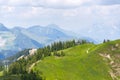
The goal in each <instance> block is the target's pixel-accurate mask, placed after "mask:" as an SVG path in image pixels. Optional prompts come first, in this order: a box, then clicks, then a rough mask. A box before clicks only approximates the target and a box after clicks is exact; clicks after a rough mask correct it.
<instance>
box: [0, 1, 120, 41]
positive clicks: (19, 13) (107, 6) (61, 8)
mask: <svg viewBox="0 0 120 80" xmlns="http://www.w3.org/2000/svg"><path fill="white" fill-rule="evenodd" d="M0 23H3V24H4V25H6V26H7V27H14V26H22V27H28V26H31V25H48V24H57V25H59V26H60V27H61V28H63V29H67V30H72V31H74V32H77V33H79V34H81V35H85V36H89V37H93V36H94V37H93V38H94V39H99V37H102V38H110V39H116V38H120V36H119V35H120V32H119V33H118V32H117V31H120V0H0ZM98 30H99V31H98ZM116 30H117V31H116ZM104 32H105V33H104ZM108 33H109V34H108ZM109 35H110V36H109Z"/></svg>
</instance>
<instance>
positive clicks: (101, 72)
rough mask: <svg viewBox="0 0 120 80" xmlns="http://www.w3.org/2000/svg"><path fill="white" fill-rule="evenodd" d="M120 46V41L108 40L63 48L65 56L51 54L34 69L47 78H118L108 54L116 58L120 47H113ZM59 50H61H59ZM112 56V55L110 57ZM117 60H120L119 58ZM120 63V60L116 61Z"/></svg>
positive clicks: (93, 79)
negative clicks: (96, 43)
mask: <svg viewBox="0 0 120 80" xmlns="http://www.w3.org/2000/svg"><path fill="white" fill-rule="evenodd" d="M116 44H117V46H120V45H119V44H120V41H119V40H118V41H113V42H107V43H104V44H99V45H93V44H84V45H79V46H75V47H72V48H69V49H65V50H63V52H64V53H65V54H66V56H64V57H56V56H50V57H46V58H45V59H44V60H41V61H40V62H39V63H37V64H36V65H35V66H34V67H33V70H34V71H35V72H37V73H40V75H41V72H42V76H43V77H44V78H45V79H46V80H112V79H118V78H116V77H119V75H115V77H113V75H114V72H112V70H114V69H113V68H112V67H111V66H112V65H110V60H109V58H108V59H107V57H105V56H106V55H107V54H110V55H109V56H112V58H113V59H116V58H115V55H114V53H115V54H117V55H120V49H118V48H119V47H118V48H115V49H114V50H113V51H112V50H111V47H112V48H113V47H114V46H115V45H116ZM58 52H59V51H58ZM101 54H103V55H101ZM110 58H111V57H110ZM117 59H118V60H117V61H120V59H119V58H117ZM115 63H119V62H114V64H115ZM112 73H113V75H111V74H112Z"/></svg>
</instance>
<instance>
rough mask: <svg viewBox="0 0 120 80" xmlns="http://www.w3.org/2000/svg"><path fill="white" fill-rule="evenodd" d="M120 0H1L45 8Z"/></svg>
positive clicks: (3, 3)
mask: <svg viewBox="0 0 120 80" xmlns="http://www.w3.org/2000/svg"><path fill="white" fill-rule="evenodd" d="M117 4H120V0H7V1H5V0H0V5H1V6H29V7H45V8H58V9H61V8H62V9H63V8H76V7H80V6H89V5H117Z"/></svg>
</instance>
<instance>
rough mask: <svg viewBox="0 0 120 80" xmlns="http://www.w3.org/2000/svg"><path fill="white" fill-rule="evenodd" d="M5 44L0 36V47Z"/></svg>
mask: <svg viewBox="0 0 120 80" xmlns="http://www.w3.org/2000/svg"><path fill="white" fill-rule="evenodd" d="M5 44H6V40H4V39H2V37H0V47H4V46H5Z"/></svg>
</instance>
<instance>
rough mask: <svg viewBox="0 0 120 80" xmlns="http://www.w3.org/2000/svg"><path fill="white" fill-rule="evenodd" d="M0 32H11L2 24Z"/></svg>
mask: <svg viewBox="0 0 120 80" xmlns="http://www.w3.org/2000/svg"><path fill="white" fill-rule="evenodd" d="M0 31H9V30H8V29H7V28H6V27H5V26H4V25H3V24H2V23H0Z"/></svg>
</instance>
